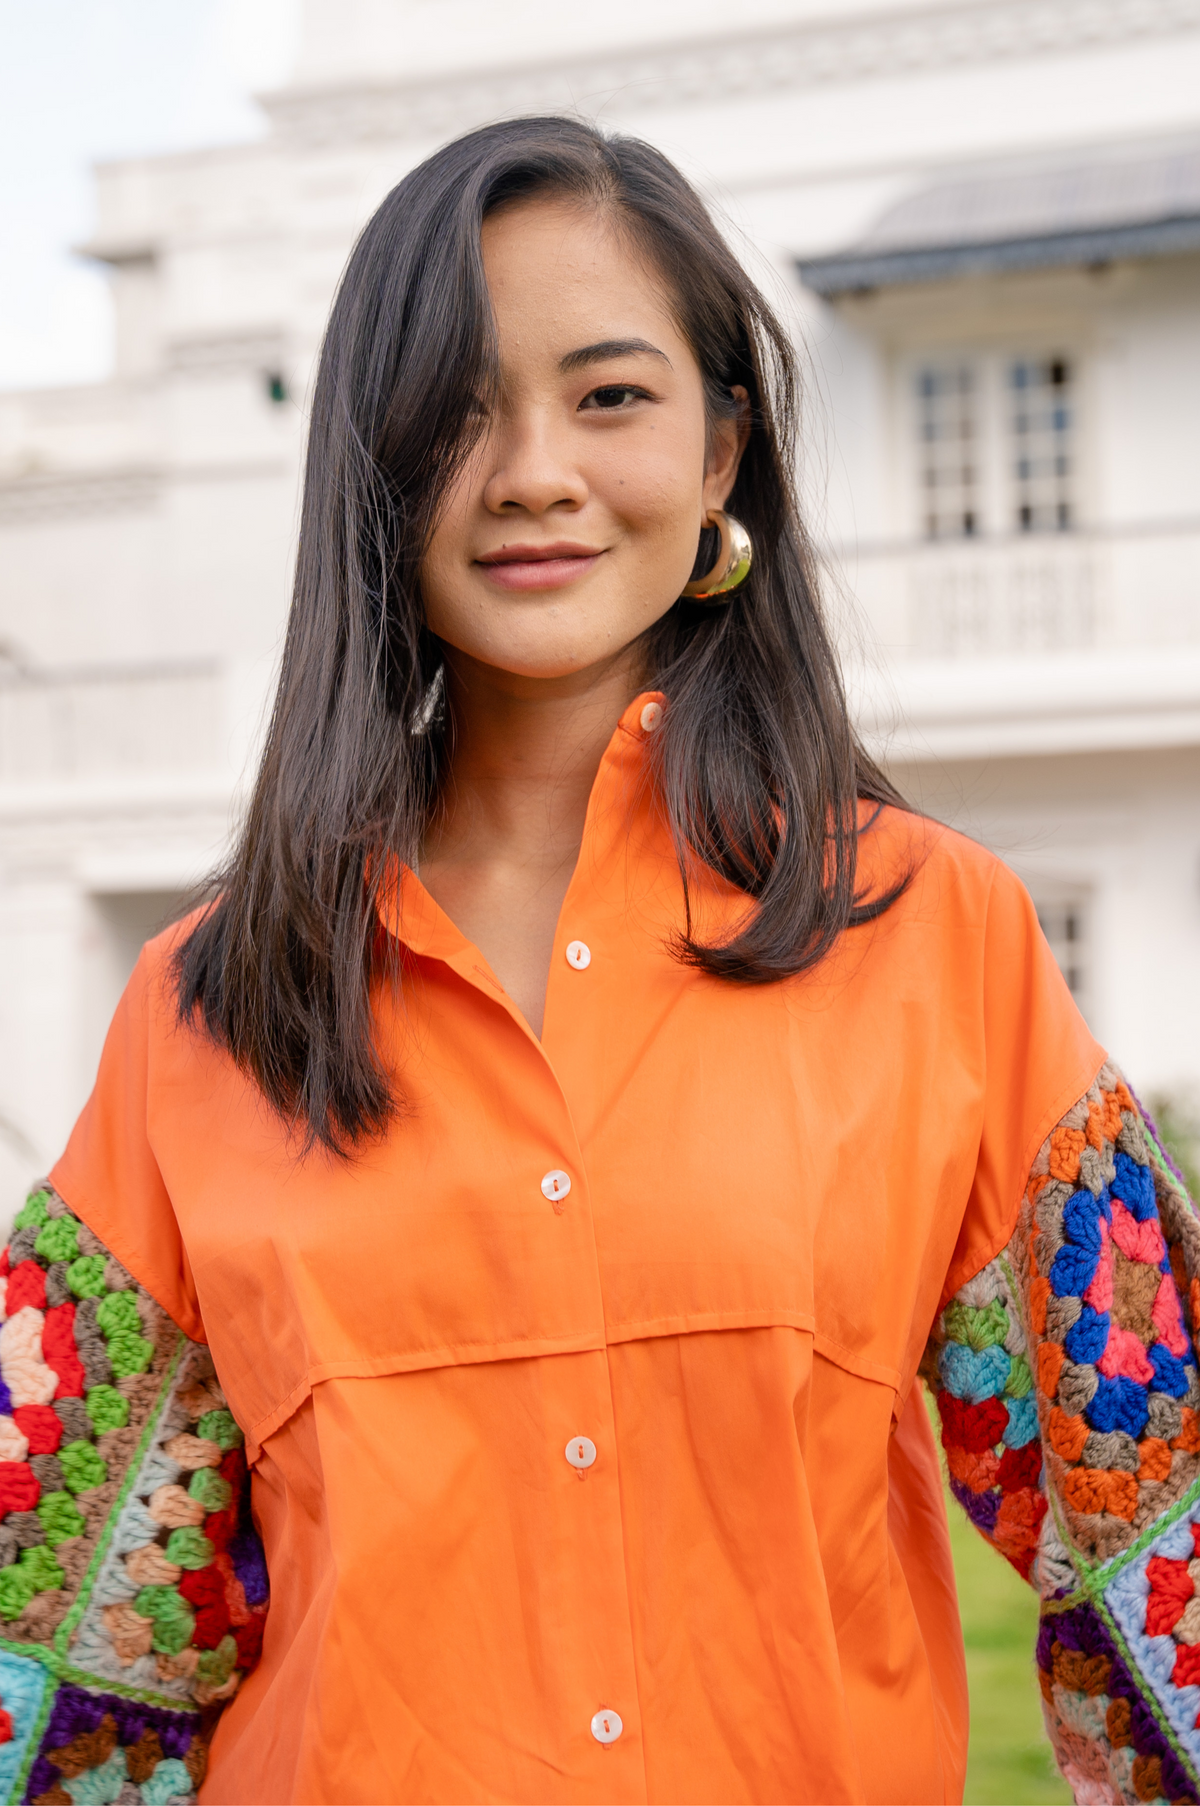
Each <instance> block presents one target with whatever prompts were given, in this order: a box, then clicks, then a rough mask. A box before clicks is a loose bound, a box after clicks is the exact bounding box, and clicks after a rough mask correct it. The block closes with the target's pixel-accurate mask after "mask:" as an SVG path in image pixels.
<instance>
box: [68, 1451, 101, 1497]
mask: <svg viewBox="0 0 1200 1806" xmlns="http://www.w3.org/2000/svg"><path fill="white" fill-rule="evenodd" d="M58 1460H59V1465H60V1467H61V1468H62V1471H63V1479H64V1480H65V1481H66V1484H67V1491H68V1492H90V1490H91V1488H92V1487H93V1486H103V1485H104V1482H105V1481H106V1480H107V1479H108V1465H107V1463H106V1462H105V1460H104V1458H103V1456H101V1455H98V1454H97V1453H96V1450H95V1448H94V1446H93V1445H92V1444H91V1443H90V1442H68V1443H67V1445H66V1447H65V1448H61V1449H59V1451H58Z"/></svg>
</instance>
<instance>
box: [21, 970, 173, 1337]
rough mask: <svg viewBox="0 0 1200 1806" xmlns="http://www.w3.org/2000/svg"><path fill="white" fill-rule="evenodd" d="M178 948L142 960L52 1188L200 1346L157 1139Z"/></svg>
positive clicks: (127, 990)
mask: <svg viewBox="0 0 1200 1806" xmlns="http://www.w3.org/2000/svg"><path fill="white" fill-rule="evenodd" d="M170 947H171V940H170V938H169V937H168V936H162V937H160V938H159V939H158V940H156V941H152V942H151V943H150V944H149V945H148V946H147V947H145V948H144V949H143V951H142V954H141V957H140V958H139V960H138V963H137V965H136V967H135V968H134V972H133V976H132V978H131V979H130V981H129V984H128V985H127V987H126V989H125V993H124V995H123V997H122V998H121V1001H120V1003H119V1004H118V1006H117V1011H116V1014H115V1015H114V1017H113V1020H112V1025H111V1027H110V1028H109V1031H108V1035H107V1038H106V1040H105V1043H104V1052H103V1054H102V1055H101V1057H100V1068H99V1071H98V1073H97V1075H96V1084H95V1088H94V1089H93V1091H92V1095H91V1097H90V1098H89V1099H88V1101H87V1103H86V1104H85V1106H84V1109H83V1112H82V1114H81V1116H80V1117H79V1120H78V1122H77V1123H76V1124H75V1127H74V1129H73V1130H72V1132H71V1137H70V1140H69V1141H68V1143H67V1147H66V1152H65V1153H64V1154H63V1156H62V1158H61V1160H60V1161H59V1162H58V1164H57V1166H55V1168H54V1170H53V1171H52V1173H51V1174H50V1181H51V1183H52V1184H53V1186H54V1188H55V1190H56V1191H57V1192H58V1194H59V1196H60V1197H61V1198H63V1199H64V1201H65V1202H66V1203H67V1205H68V1206H69V1207H70V1209H71V1210H72V1211H73V1212H74V1213H75V1214H76V1216H78V1217H80V1218H82V1220H83V1221H84V1222H85V1223H86V1224H87V1226H88V1228H89V1229H91V1230H92V1231H93V1233H94V1234H95V1235H97V1236H99V1238H100V1240H101V1241H102V1242H103V1243H104V1244H105V1246H106V1247H108V1248H109V1249H111V1250H112V1252H113V1253H114V1254H115V1255H116V1257H117V1259H118V1260H119V1261H120V1262H121V1263H122V1265H123V1266H125V1267H126V1268H127V1269H128V1271H129V1272H130V1273H131V1274H132V1275H133V1277H134V1278H135V1279H136V1280H137V1281H138V1282H139V1283H140V1284H141V1285H143V1286H144V1287H145V1288H146V1290H147V1291H148V1292H149V1293H150V1295H151V1297H152V1298H154V1299H156V1300H157V1301H158V1303H159V1304H161V1305H162V1307H163V1309H164V1310H165V1311H166V1312H167V1314H168V1315H169V1316H170V1317H172V1318H173V1319H174V1321H175V1322H176V1323H177V1324H178V1325H179V1327H180V1329H182V1330H183V1331H184V1333H185V1334H186V1335H188V1336H190V1337H191V1339H192V1340H193V1341H204V1340H206V1337H205V1334H204V1325H203V1321H202V1319H201V1315H200V1306H199V1302H198V1300H197V1296H196V1287H195V1284H194V1282H193V1279H192V1271H191V1266H190V1264H189V1262H188V1257H187V1252H186V1250H185V1248H184V1245H183V1238H182V1236H181V1234H180V1231H179V1224H178V1222H177V1220H176V1216H175V1211H174V1209H173V1207H172V1204H171V1199H170V1196H169V1194H168V1192H167V1188H166V1186H165V1185H164V1183H163V1177H162V1173H161V1172H160V1171H159V1166H158V1162H157V1160H156V1159H155V1156H154V1149H153V1147H152V1146H151V1141H150V1133H149V1115H150V1104H151V1097H150V1092H151V1084H152V1069H153V1049H154V1044H155V1041H156V1039H157V1038H158V1037H161V1036H163V1035H166V1034H178V1033H183V1032H186V1030H183V1029H181V1028H180V1027H179V1025H178V1023H177V1020H176V1017H175V1011H174V1002H173V998H172V996H171V994H170V989H169V959H170Z"/></svg>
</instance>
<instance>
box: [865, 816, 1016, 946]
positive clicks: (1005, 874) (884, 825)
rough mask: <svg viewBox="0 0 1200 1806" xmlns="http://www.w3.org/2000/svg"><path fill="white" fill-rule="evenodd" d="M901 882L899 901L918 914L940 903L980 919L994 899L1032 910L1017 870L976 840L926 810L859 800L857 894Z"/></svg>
mask: <svg viewBox="0 0 1200 1806" xmlns="http://www.w3.org/2000/svg"><path fill="white" fill-rule="evenodd" d="M906 881H907V882H906ZM905 882H906V890H905V898H904V899H903V900H907V902H908V906H909V908H910V910H914V911H916V912H918V913H922V914H924V913H927V912H928V911H929V910H930V909H931V908H934V909H936V908H937V907H938V906H939V905H941V906H942V907H943V908H944V909H945V910H946V911H948V912H951V913H954V914H957V915H959V916H961V915H962V913H963V912H964V911H968V912H972V913H977V914H978V915H979V917H980V919H981V920H982V918H983V917H984V916H985V915H986V913H987V910H988V908H989V905H990V904H992V903H993V902H998V903H999V904H1000V905H1001V907H1003V906H1005V905H1007V906H1009V907H1012V906H1013V905H1016V906H1017V907H1018V908H1020V909H1022V910H1027V911H1029V912H1030V913H1032V912H1033V904H1032V902H1031V900H1030V898H1029V893H1028V892H1027V890H1026V889H1025V886H1024V885H1023V884H1022V882H1021V880H1020V879H1019V878H1018V877H1017V875H1016V873H1015V872H1014V871H1013V870H1012V868H1011V867H1010V866H1008V865H1006V864H1005V863H1004V861H1003V860H1002V859H1001V858H999V856H998V855H997V854H995V853H993V852H991V851H990V849H989V848H987V847H985V846H981V845H980V843H979V842H978V841H977V840H972V839H971V838H970V836H969V835H966V834H960V833H959V832H958V831H957V830H956V829H954V828H948V827H947V826H946V825H945V824H944V823H943V822H939V821H934V820H933V819H932V817H930V816H928V815H920V814H917V813H915V812H910V811H908V810H905V809H898V808H895V807H894V806H893V805H891V804H887V803H885V804H882V805H879V804H875V803H869V802H866V801H862V802H860V803H859V835H858V883H857V887H856V888H857V891H858V894H859V895H860V896H861V897H862V898H864V900H869V899H870V898H872V897H876V896H880V895H882V894H884V893H885V892H886V891H888V890H890V889H892V888H894V887H895V886H896V885H897V884H900V883H905Z"/></svg>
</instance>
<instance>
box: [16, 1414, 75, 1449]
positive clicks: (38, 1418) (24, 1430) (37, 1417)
mask: <svg viewBox="0 0 1200 1806" xmlns="http://www.w3.org/2000/svg"><path fill="white" fill-rule="evenodd" d="M13 1422H14V1423H15V1424H16V1426H17V1428H18V1429H19V1430H20V1432H21V1434H22V1436H26V1437H28V1439H29V1453H30V1454H31V1455H53V1454H54V1453H55V1451H56V1450H57V1448H58V1445H59V1443H60V1442H61V1441H62V1433H63V1431H62V1424H61V1423H60V1422H59V1420H58V1416H57V1414H56V1413H55V1412H53V1411H52V1410H51V1409H50V1407H49V1405H18V1406H17V1408H16V1410H15V1411H14V1412H13Z"/></svg>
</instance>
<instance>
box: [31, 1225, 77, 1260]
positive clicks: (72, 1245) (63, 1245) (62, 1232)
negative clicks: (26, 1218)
mask: <svg viewBox="0 0 1200 1806" xmlns="http://www.w3.org/2000/svg"><path fill="white" fill-rule="evenodd" d="M33 1251H34V1253H35V1254H40V1255H41V1257H42V1259H43V1260H45V1261H49V1262H51V1263H53V1262H54V1261H56V1260H75V1259H76V1258H77V1257H78V1254H79V1231H78V1229H77V1228H76V1226H75V1223H74V1221H73V1219H72V1218H71V1217H51V1219H50V1221H49V1222H48V1223H47V1224H46V1227H45V1228H44V1229H43V1230H42V1232H41V1234H40V1235H39V1236H38V1238H37V1241H36V1242H35V1243H34V1244H33Z"/></svg>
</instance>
